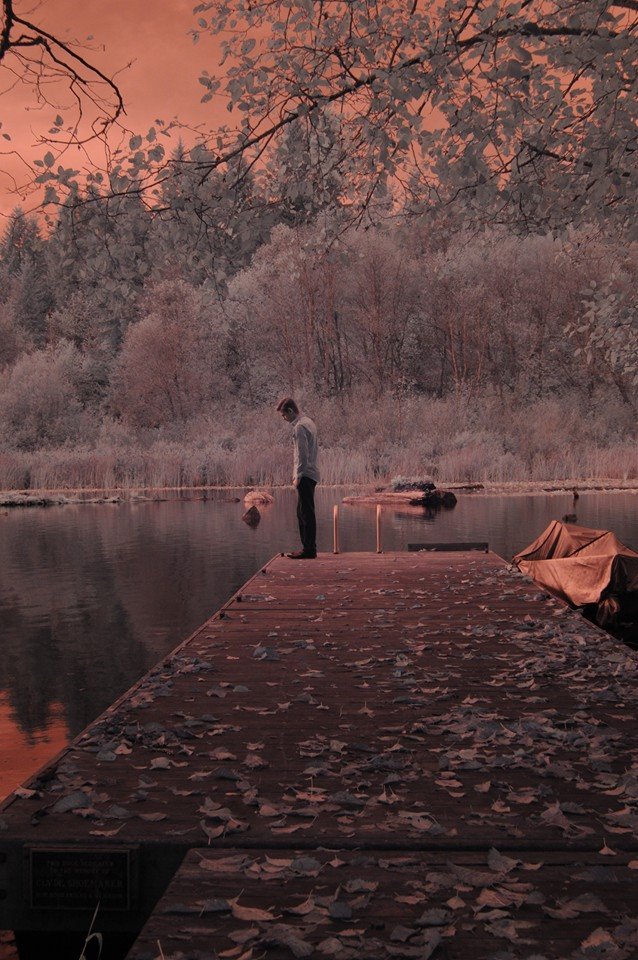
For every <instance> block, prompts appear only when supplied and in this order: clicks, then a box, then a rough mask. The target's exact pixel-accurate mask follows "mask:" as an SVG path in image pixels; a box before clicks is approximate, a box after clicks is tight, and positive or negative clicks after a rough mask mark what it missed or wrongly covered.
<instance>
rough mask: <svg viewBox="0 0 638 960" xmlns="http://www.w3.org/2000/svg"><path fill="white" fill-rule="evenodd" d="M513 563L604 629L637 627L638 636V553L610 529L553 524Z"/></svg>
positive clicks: (557, 522)
mask: <svg viewBox="0 0 638 960" xmlns="http://www.w3.org/2000/svg"><path fill="white" fill-rule="evenodd" d="M512 562H513V563H515V564H516V566H517V567H518V568H519V570H521V572H522V573H525V574H527V575H528V576H529V577H531V578H532V579H533V580H535V581H536V583H538V584H539V586H541V587H544V588H545V589H546V590H547V591H548V592H549V593H551V594H553V595H554V596H555V597H560V599H561V600H565V601H566V602H567V603H569V604H571V605H572V606H574V607H584V608H585V612H586V613H588V614H589V615H591V614H593V617H592V619H595V620H596V622H597V623H599V624H600V625H601V626H604V627H608V626H610V625H614V624H625V625H626V626H628V627H629V628H631V625H632V624H633V626H634V630H635V631H636V632H637V633H638V552H636V551H635V550H632V549H631V547H628V546H626V545H625V544H624V543H622V542H621V541H620V540H619V539H618V537H616V535H615V534H613V533H611V532H610V531H609V530H590V529H588V528H587V527H579V526H576V525H575V524H571V523H562V522H561V521H559V520H554V521H552V523H550V525H549V526H548V527H547V529H546V530H544V531H543V533H541V535H540V536H539V537H537V539H536V540H534V542H533V543H530V545H529V546H528V547H525V549H524V550H521V552H520V553H517V554H516V556H515V557H514V558H513V561H512ZM632 639H633V638H632ZM636 639H638V637H636Z"/></svg>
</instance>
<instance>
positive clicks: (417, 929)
mask: <svg viewBox="0 0 638 960" xmlns="http://www.w3.org/2000/svg"><path fill="white" fill-rule="evenodd" d="M628 862H631V861H628V858H627V856H618V857H616V858H614V860H613V862H610V858H609V857H605V856H603V855H601V854H571V855H568V856H566V855H565V854H556V853H553V854H552V853H550V854H546V855H544V856H542V857H541V856H540V855H539V854H538V853H535V852H528V851H525V852H521V853H520V854H519V855H517V857H508V856H504V855H503V854H502V853H500V852H499V851H498V850H495V849H494V850H492V851H489V852H487V853H484V852H480V853H460V852H457V853H455V854H452V855H448V854H442V853H435V852H430V853H416V854H409V855H405V854H402V855H401V854H397V853H394V852H393V853H383V852H379V851H374V852H373V851H366V852H351V851H345V852H344V851H341V850H339V851H325V850H319V851H316V852H315V851H313V852H312V853H311V854H309V853H308V852H307V851H304V850H294V849H293V850H285V851H280V852H278V853H277V854H276V855H272V854H268V853H265V852H264V851H263V850H241V851H237V852H234V853H231V854H230V855H229V853H228V851H224V852H219V851H201V850H197V851H195V850H193V851H192V852H191V853H189V854H188V856H187V857H186V860H185V861H184V864H183V866H182V867H181V869H180V870H179V871H178V873H177V875H176V877H175V879H174V880H173V882H172V883H171V885H170V887H169V889H168V891H167V892H166V894H165V896H164V897H163V898H162V900H161V901H160V903H159V904H158V906H157V908H156V909H155V911H154V912H153V915H152V917H151V919H150V921H149V923H148V924H147V925H146V926H145V928H144V930H143V931H142V933H141V935H140V937H139V939H138V940H137V942H136V944H135V946H134V947H133V949H132V951H131V952H130V954H129V955H128V960H166V958H168V957H179V958H180V960H202V958H204V957H214V956H227V957H233V956H234V957H240V956H241V957H245V958H250V957H260V956H267V957H268V958H269V960H289V958H290V957H291V956H292V957H316V958H326V957H329V958H335V960H361V958H365V960H390V958H396V960H401V958H412V957H413V958H416V960H427V958H428V957H430V956H433V957H434V960H442V958H445V960H467V958H468V957H472V958H475V960H493V958H494V957H501V958H504V957H508V958H517V957H532V956H535V957H537V958H540V957H541V956H542V957H543V958H545V960H550V958H555V960H562V958H565V957H581V958H586V957H610V956H615V957H634V956H636V952H637V950H638V920H637V919H636V914H637V909H638V884H637V883H636V872H635V869H634V868H635V867H637V866H638V864H636V863H634V864H633V867H629V866H628Z"/></svg>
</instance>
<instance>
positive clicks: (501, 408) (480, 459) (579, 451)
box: [0, 397, 638, 490]
mask: <svg viewBox="0 0 638 960" xmlns="http://www.w3.org/2000/svg"><path fill="white" fill-rule="evenodd" d="M308 408H309V410H310V412H311V413H312V415H313V416H314V417H315V419H316V422H317V424H318V427H319V430H320V439H321V461H320V468H321V475H322V482H323V483H325V484H356V483H366V484H369V483H383V482H385V481H386V480H387V479H388V478H389V477H391V476H394V475H403V476H415V475H420V476H430V477H432V478H433V479H434V480H435V481H437V482H438V483H439V484H444V483H446V482H448V483H452V482H460V483H476V482H481V481H495V482H515V481H534V480H536V481H542V480H552V481H554V480H561V479H598V478H607V479H617V480H624V481H629V480H638V444H637V443H636V425H635V423H634V422H633V418H632V417H631V415H630V414H629V413H628V411H626V410H625V409H624V408H622V407H619V406H618V405H610V404H607V405H604V404H601V405H600V407H599V408H598V409H596V408H595V407H594V408H593V410H592V413H590V414H589V415H587V416H584V415H583V413H582V406H581V401H580V399H579V398H577V397H572V398H570V397H567V398H561V399H560V400H542V401H538V402H536V403H535V404H526V405H524V406H520V407H519V408H514V407H513V406H512V404H511V403H507V402H505V401H502V400H498V399H496V398H494V397H484V398H473V399H472V398H468V397H451V398H448V399H445V400H432V399H427V398H424V397H412V398H408V399H407V400H404V401H403V402H402V403H401V405H400V406H399V405H398V403H397V401H396V400H394V399H392V398H391V397H386V398H380V399H377V400H375V401H374V403H372V402H370V400H369V398H365V397H361V398H359V399H358V400H356V401H354V400H353V401H351V402H350V403H348V404H347V405H337V404H336V403H335V402H334V401H329V400H326V399H315V401H314V403H313V404H312V406H311V405H310V404H308ZM291 466H292V451H291V441H290V435H289V428H288V427H287V425H286V424H284V423H283V422H281V421H278V420H277V418H276V415H274V414H273V412H272V410H271V409H270V408H269V407H268V408H264V409H260V410H257V411H250V410H247V409H245V408H244V409H241V410H240V411H236V412H235V413H234V414H233V415H232V416H231V417H229V419H228V421H227V422H224V423H222V422H221V420H220V419H219V417H218V418H216V420H215V422H213V423H211V422H206V423H203V422H198V423H191V424H189V425H187V426H186V428H185V429H184V430H183V431H182V435H181V436H177V435H173V436H162V435H154V434H152V433H146V434H144V435H141V434H137V435H136V434H133V433H127V432H126V431H124V430H122V429H121V428H120V427H119V426H118V429H117V430H113V429H111V430H103V431H102V433H101V435H100V439H99V440H98V441H96V442H94V443H85V444H81V445H75V446H64V447H56V448H48V449H41V450H36V451H32V452H26V451H20V450H11V449H8V448H6V447H5V448H4V449H0V488H2V489H4V490H14V489H98V490H100V489H104V490H106V489H114V488H121V489H132V488H158V487H177V488H179V487H191V486H251V485H252V486H268V485H276V484H284V483H289V482H290V478H291Z"/></svg>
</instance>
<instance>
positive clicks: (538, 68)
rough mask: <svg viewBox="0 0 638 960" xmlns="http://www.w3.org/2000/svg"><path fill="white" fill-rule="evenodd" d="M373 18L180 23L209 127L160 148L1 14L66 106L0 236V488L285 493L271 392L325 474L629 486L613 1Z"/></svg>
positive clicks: (368, 9)
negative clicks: (318, 443) (301, 429)
mask: <svg viewBox="0 0 638 960" xmlns="http://www.w3.org/2000/svg"><path fill="white" fill-rule="evenodd" d="M291 11H292V12H291ZM383 11H384V13H383V16H379V13H378V9H377V5H376V4H374V3H370V2H368V0H349V3H348V4H335V5H332V6H331V7H330V9H328V8H325V9H324V5H323V4H321V3H316V2H314V0H295V2H294V3H293V4H292V5H291V4H287V3H286V4H284V3H282V2H281V0H264V3H261V4H257V5H253V4H236V5H234V4H232V3H231V4H227V3H221V2H218V0H210V2H200V3H198V4H197V6H196V7H195V10H194V13H195V17H196V19H195V23H196V26H195V27H193V29H192V31H191V32H192V33H193V38H194V39H195V40H197V39H198V38H199V37H200V36H205V35H206V34H212V35H213V36H215V37H217V38H221V41H220V42H221V47H222V51H223V54H224V56H223V61H224V62H226V61H227V62H226V66H225V67H223V68H222V66H221V65H220V64H216V65H214V67H215V69H214V70H213V71H212V72H208V71H203V73H202V76H201V77H200V83H201V84H202V88H203V90H204V94H203V96H202V97H201V99H202V100H203V101H204V102H208V101H209V100H210V99H211V98H212V97H214V96H223V97H225V99H226V105H227V107H228V110H229V112H230V114H232V117H231V119H230V120H229V125H228V126H223V127H219V128H218V129H217V130H215V131H213V132H212V133H210V134H209V136H208V137H207V138H206V137H205V136H203V137H202V139H201V141H200V142H199V143H198V144H197V145H195V146H188V147H185V146H183V145H180V146H178V147H177V148H176V149H174V150H173V152H171V150H170V145H171V144H173V146H174V140H172V139H171V134H174V132H175V129H176V128H177V127H178V124H177V122H176V121H175V122H173V121H171V123H169V124H164V123H163V121H161V120H157V121H156V122H155V125H154V126H153V127H151V129H150V130H149V131H148V132H147V133H146V134H145V135H143V136H142V135H138V134H135V133H131V132H130V131H128V132H125V129H124V128H123V127H121V126H120V119H121V112H122V109H123V101H122V97H121V94H120V91H119V89H118V88H117V86H116V85H115V84H114V82H113V81H112V80H109V79H108V77H105V76H104V75H102V74H101V73H100V71H96V70H95V68H93V67H91V66H90V64H88V63H86V62H85V60H84V58H82V57H80V58H78V56H77V51H75V52H74V49H75V48H72V47H68V46H67V45H65V44H63V43H62V42H61V41H59V40H56V39H55V37H51V36H50V35H49V34H48V33H45V32H43V31H42V30H41V29H40V28H38V27H37V26H35V25H33V24H31V23H30V21H29V22H27V21H25V20H23V19H20V17H19V16H18V15H17V13H16V7H15V5H14V4H13V3H8V2H5V3H3V4H2V16H3V21H2V23H3V31H2V33H3V39H2V43H1V44H0V67H3V68H4V67H5V66H6V67H7V69H11V70H13V72H14V73H15V75H16V77H17V78H18V79H21V81H22V82H23V83H26V84H31V85H35V88H36V90H37V92H38V95H39V96H40V97H44V102H48V103H49V104H50V105H51V106H52V104H53V101H52V100H51V99H50V100H48V101H47V100H46V91H47V89H48V87H47V83H48V81H49V80H53V79H55V78H58V79H60V78H62V79H66V81H67V83H68V84H69V88H70V89H71V90H72V91H74V90H78V91H80V92H81V95H80V94H78V96H80V99H79V100H78V101H77V102H76V104H75V114H74V113H73V111H72V110H71V108H69V107H61V108H60V110H61V113H63V114H65V116H57V117H56V118H55V120H54V121H52V122H53V126H52V127H51V128H50V129H49V131H48V133H43V134H42V135H41V143H42V145H43V147H44V149H45V150H46V152H45V153H44V155H43V157H42V159H40V160H37V161H35V163H36V169H35V170H34V181H33V187H34V189H36V190H40V191H42V194H43V200H44V210H45V213H44V214H43V213H42V211H41V212H40V213H39V214H38V215H32V216H29V215H25V214H24V213H23V212H22V211H21V210H19V209H16V210H15V211H14V215H13V216H12V217H11V219H10V222H9V223H8V225H7V228H6V230H5V231H4V235H3V236H2V238H1V239H0V487H4V488H31V489H34V488H43V487H60V486H64V487H77V486H82V487H99V488H103V487H108V486H121V485H124V486H160V485H167V486H179V485H189V484H191V485H192V484H231V483H236V484H246V483H271V482H273V483H277V482H286V481H287V480H288V478H289V467H290V464H289V449H288V446H289V436H288V431H287V430H286V429H285V426H284V425H282V423H281V421H280V420H279V419H278V418H277V417H276V415H275V413H274V404H275V402H276V400H277V399H278V398H279V397H280V396H281V395H282V394H284V393H285V394H293V395H295V396H296V397H298V398H299V400H300V401H301V404H302V406H304V407H305V408H306V409H307V410H308V411H309V412H312V413H313V414H314V416H315V417H316V419H317V421H318V423H319V427H320V431H321V439H322V472H323V477H324V481H325V482H329V483H330V482H332V483H337V482H347V483H350V482H356V481H369V480H373V479H377V478H384V477H386V476H388V475H390V474H397V473H401V474H417V473H418V474H430V475H432V476H433V477H435V478H438V479H442V480H469V481H474V480H489V479H493V480H516V479H521V480H522V479H548V480H549V479H553V478H566V477H572V478H576V477H579V478H584V477H588V476H589V477H603V476H607V477H615V478H636V477H638V453H637V447H638V445H637V444H636V439H637V437H636V422H637V414H638V293H637V291H638V283H637V282H636V281H637V279H638V277H637V274H638V261H637V257H636V253H637V247H638V233H637V227H636V224H637V223H638V219H637V218H636V196H638V191H637V189H636V188H637V185H638V180H637V177H638V168H637V166H636V162H635V157H636V155H637V151H636V125H635V120H636V103H637V102H638V98H637V97H636V92H637V87H636V85H637V83H638V80H637V79H636V77H637V74H636V71H635V62H636V57H637V56H638V8H637V6H636V2H635V0H612V2H609V0H570V2H569V3H566V2H562V0H558V2H556V3H554V4H549V5H543V4H532V3H529V2H523V3H520V2H518V0H499V2H487V3H485V4H475V3H467V2H465V0H442V2H441V3H440V4H436V5H434V7H432V5H431V4H426V3H423V4H421V3H414V4H410V5H406V4H401V3H396V4H388V5H385V6H384V7H383ZM25 31H26V33H25ZM34 50H35V51H36V52H37V55H36V54H34V52H33V51H34ZM60 58H62V59H60ZM222 71H225V72H222ZM45 81H47V83H45ZM200 96H201V90H200ZM87 108H92V109H93V111H95V110H97V116H98V117H101V120H100V121H99V122H97V121H95V119H94V120H93V121H92V123H91V124H89V125H88V127H87V121H86V119H85V112H84V111H85V110H86V109H87ZM69 111H70V112H69ZM74 116H75V119H73V117H74ZM86 116H95V113H94V114H91V113H90V110H89V114H86ZM115 127H117V128H118V130H119V131H120V133H121V137H122V139H121V141H120V145H119V146H118V147H117V148H112V147H111V142H110V141H109V139H108V136H109V131H111V130H112V129H113V128H115ZM82 131H84V132H82ZM129 134H131V135H130V136H129ZM3 136H8V134H3ZM82 136H84V137H85V138H87V139H88V140H89V141H91V142H93V141H95V140H96V139H98V140H100V139H101V140H103V142H104V145H105V146H106V157H107V159H106V162H105V164H104V165H103V166H102V168H99V164H97V165H95V166H94V167H93V168H86V169H72V168H70V167H66V166H64V164H65V163H67V162H68V159H67V157H68V152H67V147H68V146H69V144H71V143H72V144H74V145H76V146H80V145H81V144H82V143H83V142H84V141H83V140H82ZM189 142H192V140H191V141H189Z"/></svg>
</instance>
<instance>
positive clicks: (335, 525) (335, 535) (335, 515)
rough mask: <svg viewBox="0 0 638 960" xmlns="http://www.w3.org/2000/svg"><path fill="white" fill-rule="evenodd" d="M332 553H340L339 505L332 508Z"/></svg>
mask: <svg viewBox="0 0 638 960" xmlns="http://www.w3.org/2000/svg"><path fill="white" fill-rule="evenodd" d="M332 541H333V545H332V552H333V553H339V505H338V504H337V503H335V505H334V507H333V508H332Z"/></svg>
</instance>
